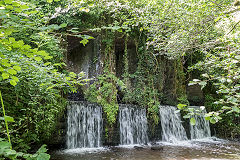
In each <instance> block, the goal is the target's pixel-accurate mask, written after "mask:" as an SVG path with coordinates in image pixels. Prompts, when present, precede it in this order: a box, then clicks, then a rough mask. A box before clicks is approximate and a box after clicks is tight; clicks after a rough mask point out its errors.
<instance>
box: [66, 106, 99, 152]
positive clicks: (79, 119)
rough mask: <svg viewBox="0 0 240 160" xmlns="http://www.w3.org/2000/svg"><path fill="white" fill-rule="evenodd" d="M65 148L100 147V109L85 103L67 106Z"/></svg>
mask: <svg viewBox="0 0 240 160" xmlns="http://www.w3.org/2000/svg"><path fill="white" fill-rule="evenodd" d="M67 123H68V128H67V148H68V149H74V148H95V147H101V138H102V108H101V107H100V106H97V105H95V104H89V103H86V102H70V103H69V105H68V121H67Z"/></svg>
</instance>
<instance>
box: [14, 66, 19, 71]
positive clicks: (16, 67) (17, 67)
mask: <svg viewBox="0 0 240 160" xmlns="http://www.w3.org/2000/svg"><path fill="white" fill-rule="evenodd" d="M13 69H15V70H17V71H21V67H20V66H13Z"/></svg>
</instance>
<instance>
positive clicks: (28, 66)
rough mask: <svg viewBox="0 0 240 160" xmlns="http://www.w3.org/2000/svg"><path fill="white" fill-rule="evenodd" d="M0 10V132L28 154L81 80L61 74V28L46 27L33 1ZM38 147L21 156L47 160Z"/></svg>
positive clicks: (5, 0)
mask: <svg viewBox="0 0 240 160" xmlns="http://www.w3.org/2000/svg"><path fill="white" fill-rule="evenodd" d="M0 8H1V9H0V13H1V21H0V24H1V27H0V88H1V92H2V93H3V95H2V96H1V97H3V99H1V104H2V105H1V107H2V109H1V112H0V113H1V114H2V113H3V117H1V120H2V119H3V120H4V121H5V124H6V125H5V127H3V123H2V121H1V122H0V128H1V130H0V134H1V136H5V135H8V139H9V143H11V142H12V144H13V148H14V149H17V150H23V151H27V150H28V149H30V147H29V146H30V145H32V144H36V143H37V142H42V141H44V140H45V141H46V140H47V139H49V138H50V136H51V133H52V131H53V130H54V126H55V123H56V120H57V118H58V116H59V114H60V113H61V112H63V110H64V108H65V105H66V100H65V98H64V94H66V93H68V92H69V91H72V92H75V91H76V86H77V85H82V84H83V83H84V82H85V81H83V80H82V77H83V75H76V74H75V73H68V72H66V71H65V73H62V72H61V71H63V70H64V68H63V67H64V66H65V63H63V49H61V47H60V41H61V37H56V35H58V34H57V33H56V31H57V30H60V29H63V28H65V27H66V24H60V25H57V24H51V25H48V24H47V23H48V22H49V19H48V20H47V19H46V18H44V15H43V14H42V11H41V10H40V11H39V10H38V9H36V6H35V5H33V4H32V3H25V2H22V1H12V0H0ZM53 57H54V58H53ZM3 102H4V105H5V106H4V105H3ZM13 118H14V120H15V122H13V121H14V120H13ZM8 122H12V123H11V124H8ZM9 132H10V133H11V139H12V141H10V135H9ZM43 149H44V147H43V148H40V150H39V152H37V153H36V154H35V155H33V157H31V156H30V155H29V156H27V157H23V158H26V159H49V155H47V154H45V153H43V151H42V150H43ZM10 152H15V151H12V150H11V151H9V153H10ZM44 152H45V151H44ZM5 156H7V157H8V155H5ZM13 156H17V155H16V154H14V155H13ZM36 157H37V158H36Z"/></svg>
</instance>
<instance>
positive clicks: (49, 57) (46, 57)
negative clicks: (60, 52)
mask: <svg viewBox="0 0 240 160" xmlns="http://www.w3.org/2000/svg"><path fill="white" fill-rule="evenodd" d="M52 58H53V57H52V56H45V57H44V59H52Z"/></svg>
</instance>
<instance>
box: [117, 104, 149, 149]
mask: <svg viewBox="0 0 240 160" xmlns="http://www.w3.org/2000/svg"><path fill="white" fill-rule="evenodd" d="M119 124H120V144H121V145H129V144H145V143H147V142H148V135H147V117H146V109H141V108H137V107H136V106H134V105H119Z"/></svg>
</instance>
